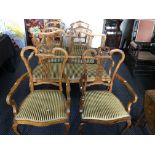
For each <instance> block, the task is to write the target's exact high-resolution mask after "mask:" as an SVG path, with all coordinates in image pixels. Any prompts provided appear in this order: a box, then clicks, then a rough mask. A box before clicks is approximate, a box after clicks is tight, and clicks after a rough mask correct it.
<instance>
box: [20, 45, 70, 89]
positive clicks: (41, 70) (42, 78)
mask: <svg viewBox="0 0 155 155" xmlns="http://www.w3.org/2000/svg"><path fill="white" fill-rule="evenodd" d="M30 50H31V53H30V56H31V58H32V55H34V56H36V57H38V58H39V59H41V64H39V65H37V66H36V67H35V68H34V69H32V68H31V66H30V58H29V57H28V58H26V56H25V55H26V54H25V53H26V52H29V51H30ZM21 58H22V60H23V61H24V64H25V67H26V69H27V71H28V74H29V77H30V78H29V86H30V90H31V91H34V85H40V84H52V85H55V86H59V89H60V90H61V91H62V81H63V79H64V67H65V64H66V62H67V60H68V54H67V52H66V50H64V49H62V48H53V49H51V50H50V51H49V52H48V54H40V53H38V50H37V49H36V48H35V47H31V46H28V47H25V48H23V49H22V52H21ZM52 60H53V61H56V62H57V60H61V61H59V63H51V61H52ZM36 77H37V78H36ZM51 77H52V78H51Z"/></svg>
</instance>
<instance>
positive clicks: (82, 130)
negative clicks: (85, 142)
mask: <svg viewBox="0 0 155 155" xmlns="http://www.w3.org/2000/svg"><path fill="white" fill-rule="evenodd" d="M84 125H85V123H80V126H79V132H80V135H83V134H84V128H83V126H84Z"/></svg>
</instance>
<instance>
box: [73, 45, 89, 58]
mask: <svg viewBox="0 0 155 155" xmlns="http://www.w3.org/2000/svg"><path fill="white" fill-rule="evenodd" d="M86 49H87V45H83V46H82V45H81V44H74V46H73V49H72V53H73V54H72V55H75V56H80V55H82V54H83V52H84V51H85V50H86Z"/></svg>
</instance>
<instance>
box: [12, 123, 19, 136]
mask: <svg viewBox="0 0 155 155" xmlns="http://www.w3.org/2000/svg"><path fill="white" fill-rule="evenodd" d="M12 128H13V131H14V132H15V133H16V134H17V135H20V131H19V129H18V124H17V123H16V122H14V123H13V125H12Z"/></svg>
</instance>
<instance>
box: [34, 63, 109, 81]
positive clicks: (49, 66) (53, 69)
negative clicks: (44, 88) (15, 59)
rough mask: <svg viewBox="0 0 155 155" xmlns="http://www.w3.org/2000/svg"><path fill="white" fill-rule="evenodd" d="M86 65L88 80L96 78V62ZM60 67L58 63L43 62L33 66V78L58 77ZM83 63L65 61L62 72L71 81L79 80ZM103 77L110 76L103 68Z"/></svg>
mask: <svg viewBox="0 0 155 155" xmlns="http://www.w3.org/2000/svg"><path fill="white" fill-rule="evenodd" d="M87 67H88V74H87V75H88V77H87V79H88V81H93V80H95V78H96V69H97V64H87ZM60 69H61V64H60V63H44V64H40V65H38V66H37V67H36V68H34V70H33V72H32V74H33V79H34V80H40V79H55V80H58V79H60V75H59V72H58V71H60ZM83 72H84V70H83V64H75V63H66V65H65V68H64V73H65V74H66V75H67V77H68V79H69V80H71V81H74V80H80V78H81V75H82V74H83ZM102 76H103V78H106V79H110V76H109V75H108V74H107V73H106V71H105V70H103V72H102Z"/></svg>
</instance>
